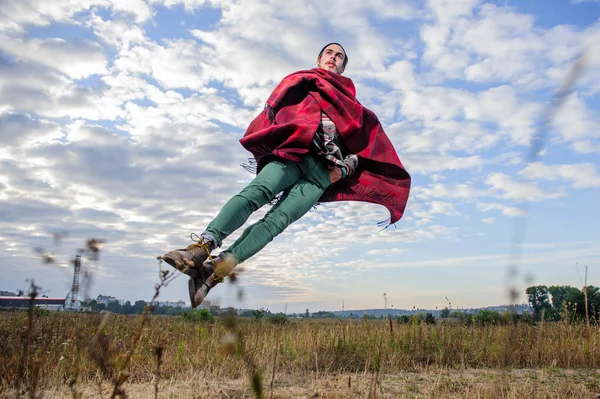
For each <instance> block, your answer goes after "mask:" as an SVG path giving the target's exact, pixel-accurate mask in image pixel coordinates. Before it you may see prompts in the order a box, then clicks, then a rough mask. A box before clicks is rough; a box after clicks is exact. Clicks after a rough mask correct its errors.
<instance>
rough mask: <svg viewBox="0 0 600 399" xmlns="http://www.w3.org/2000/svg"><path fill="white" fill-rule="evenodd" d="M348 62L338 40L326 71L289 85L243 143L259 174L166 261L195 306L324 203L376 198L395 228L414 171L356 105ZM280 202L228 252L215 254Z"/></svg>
mask: <svg viewBox="0 0 600 399" xmlns="http://www.w3.org/2000/svg"><path fill="white" fill-rule="evenodd" d="M347 64H348V55H347V54H346V51H345V50H344V49H343V47H342V46H341V45H340V44H338V43H330V44H328V45H326V46H325V47H323V49H322V50H321V52H320V53H319V55H318V57H317V68H314V69H311V70H304V71H299V72H295V73H293V74H291V75H288V76H287V77H285V78H284V79H283V81H282V82H281V83H280V84H279V85H278V86H277V87H276V88H275V90H274V91H273V93H272V94H271V96H270V97H269V99H268V101H267V103H266V105H265V108H264V110H263V111H262V112H261V113H260V115H258V116H257V117H256V118H255V119H254V120H253V121H252V122H251V123H250V126H249V127H248V129H247V130H246V132H245V134H244V136H243V137H242V139H241V140H240V143H241V144H242V146H243V147H244V148H246V149H247V150H248V151H250V152H251V153H252V155H253V156H254V159H253V161H254V162H255V168H256V172H257V176H256V178H255V179H254V180H253V181H252V182H251V183H250V184H249V185H248V186H246V187H245V188H244V189H243V190H242V191H241V192H240V193H239V194H237V195H235V196H234V197H233V198H231V199H230V200H229V201H228V202H227V203H226V204H225V205H224V206H223V208H222V209H221V211H220V212H219V214H218V215H217V217H216V218H215V219H214V220H213V221H212V222H210V223H209V224H208V226H207V227H206V229H205V230H204V232H203V233H202V234H201V235H200V236H199V237H198V236H196V239H195V241H196V242H194V243H192V244H190V245H189V246H188V247H187V248H185V249H179V250H174V251H170V252H168V253H166V254H165V255H164V256H163V260H165V261H166V262H167V263H168V264H170V265H171V266H173V267H175V268H176V269H178V270H180V271H182V272H184V273H186V274H188V275H189V276H190V282H189V294H190V301H191V305H192V307H194V308H195V307H197V306H198V305H199V304H201V303H202V301H203V300H204V298H205V297H206V295H207V294H208V292H209V291H210V290H211V289H212V288H213V287H215V286H216V285H217V284H219V283H220V282H222V281H223V279H224V277H225V276H227V275H228V274H229V273H230V272H231V271H232V270H233V268H235V267H236V266H237V265H238V264H240V263H242V262H244V261H245V260H246V259H248V258H250V257H251V256H253V255H255V254H256V253H258V252H259V251H260V250H261V249H263V248H264V247H265V246H266V245H267V244H268V243H269V242H270V241H272V240H273V238H274V237H275V236H277V235H278V234H280V233H281V232H283V231H284V230H285V229H286V227H288V226H289V225H290V224H291V223H293V222H295V221H296V220H298V219H299V218H300V217H302V216H303V215H304V214H305V213H307V212H308V211H309V210H310V209H311V208H312V207H313V206H314V205H315V204H316V203H317V202H331V201H367V202H372V203H376V204H380V205H383V206H385V207H386V208H387V209H388V210H389V212H390V220H389V223H390V224H393V223H396V222H397V221H398V220H400V218H401V217H402V215H403V213H404V209H405V207H406V202H407V200H408V195H409V191H410V183H411V179H410V175H409V174H408V172H407V171H406V170H405V169H404V167H403V166H402V163H401V162H400V159H399V158H398V155H397V154H396V151H395V149H394V147H393V145H392V143H391V142H390V140H389V139H388V137H387V135H386V134H385V132H384V131H383V128H382V127H381V124H380V123H379V120H378V119H377V117H376V116H375V114H374V113H373V112H372V111H370V110H368V109H367V108H365V107H363V106H362V105H361V104H360V103H359V102H358V100H357V99H356V89H355V88H354V83H353V82H352V80H350V79H349V78H346V77H344V76H342V74H343V73H344V70H345V69H346V65H347ZM278 194H279V195H278ZM273 201H275V205H273V207H272V208H271V209H270V210H269V211H268V212H267V213H266V214H265V216H264V217H263V218H262V219H261V220H259V221H258V222H256V223H254V224H253V225H251V226H249V227H247V228H246V229H245V230H244V232H243V233H242V235H241V236H240V237H239V238H238V239H237V240H236V241H235V242H234V243H233V244H232V245H231V246H230V247H229V248H227V249H226V250H224V251H222V252H221V253H220V254H219V255H218V256H216V257H213V256H211V255H210V254H211V253H212V251H214V250H215V249H216V248H219V247H221V245H222V243H223V240H224V239H225V238H226V237H228V236H229V235H230V234H231V233H233V232H234V231H235V230H237V229H238V228H240V227H241V226H243V225H244V223H245V222H246V221H247V220H248V218H249V217H250V215H251V214H252V213H253V212H254V211H256V210H257V209H259V208H261V207H262V206H264V205H266V204H268V203H270V202H273ZM193 236H194V235H193Z"/></svg>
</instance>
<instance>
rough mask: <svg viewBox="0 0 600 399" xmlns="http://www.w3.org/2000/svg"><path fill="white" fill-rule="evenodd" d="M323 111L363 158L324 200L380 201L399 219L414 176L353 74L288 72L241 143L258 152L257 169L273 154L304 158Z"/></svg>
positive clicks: (347, 145) (346, 144) (353, 151)
mask: <svg viewBox="0 0 600 399" xmlns="http://www.w3.org/2000/svg"><path fill="white" fill-rule="evenodd" d="M322 112H324V113H326V114H327V115H328V116H329V118H331V120H332V122H333V123H334V125H335V127H336V129H337V133H338V134H339V137H340V139H341V141H342V142H343V144H344V147H345V148H346V149H347V150H348V152H349V153H351V154H355V155H356V156H357V157H358V159H359V160H360V161H359V162H358V167H357V169H356V171H355V173H354V174H353V175H352V176H349V177H347V178H346V179H343V180H340V181H339V182H337V183H335V184H332V185H331V186H330V187H329V188H328V189H327V190H326V191H325V193H324V194H323V196H322V197H321V198H320V199H319V201H320V202H330V201H367V202H372V203H376V204H380V205H383V206H385V207H386V208H387V209H388V210H389V211H390V221H389V223H396V222H397V221H398V220H400V218H401V217H402V215H403V213H404V209H405V207H406V203H407V201H408V195H409V192H410V185H411V178H410V175H409V174H408V172H407V171H406V169H405V168H404V166H403V165H402V163H401V162H400V158H399V157H398V154H397V153H396V150H395V149H394V147H393V145H392V143H391V141H390V140H389V138H388V137H387V135H386V134H385V132H384V130H383V128H382V127H381V124H380V123H379V120H378V119H377V116H376V115H375V114H374V113H373V112H372V111H370V110H368V109H367V108H365V107H363V106H362V105H361V104H360V103H359V101H358V100H357V99H356V89H355V87H354V83H353V82H352V80H351V79H349V78H347V77H345V76H342V75H339V74H334V73H331V72H329V71H326V70H324V69H320V68H314V69H311V70H306V71H299V72H295V73H293V74H291V75H288V76H287V77H285V78H284V79H283V81H282V82H281V83H280V84H279V85H278V86H277V87H276V88H275V90H274V91H273V93H272V94H271V96H270V97H269V99H268V100H267V104H266V106H265V108H264V110H263V112H262V113H261V114H260V115H258V116H257V117H256V118H255V119H254V120H253V121H252V122H251V123H250V125H249V127H248V129H247V130H246V132H245V133H244V136H243V137H242V138H241V140H240V143H241V144H242V146H243V147H244V148H246V149H247V150H248V151H250V152H251V153H252V155H253V156H254V158H255V160H256V162H257V171H260V170H261V169H262V168H263V167H264V165H266V164H267V163H268V162H269V161H270V160H272V159H273V157H279V158H284V159H288V160H291V161H295V162H299V161H300V160H301V159H302V158H303V157H304V156H305V155H306V154H308V153H309V152H310V151H311V148H312V145H313V138H314V136H315V133H316V132H317V131H318V130H319V126H320V124H321V113H322Z"/></svg>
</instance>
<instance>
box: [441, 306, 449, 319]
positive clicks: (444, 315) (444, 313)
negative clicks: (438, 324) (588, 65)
mask: <svg viewBox="0 0 600 399" xmlns="http://www.w3.org/2000/svg"><path fill="white" fill-rule="evenodd" d="M440 317H441V318H442V319H447V318H448V317H450V309H448V307H447V306H446V307H445V308H444V309H442V311H441V312H440Z"/></svg>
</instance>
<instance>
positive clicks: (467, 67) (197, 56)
mask: <svg viewBox="0 0 600 399" xmlns="http://www.w3.org/2000/svg"><path fill="white" fill-rule="evenodd" d="M599 17H600V2H598V1H575V0H573V1H569V0H554V1H552V2H547V1H542V0H535V1H528V2H521V1H484V0H461V1H454V0H430V1H426V2H421V1H411V0H376V1H370V2H368V3H367V2H362V1H353V0H352V1H351V0H335V1H330V2H327V3H326V4H325V3H322V2H317V1H300V0H291V1H287V2H286V6H285V7H281V6H280V4H279V3H278V2H276V1H274V0H264V1H235V2H232V1H225V0H207V1H204V0H164V1H159V0H128V1H123V0H121V1H116V0H97V1H95V0H83V1H78V2H73V1H71V0H57V1H55V2H52V3H51V4H50V3H47V2H42V1H40V0H27V1H20V2H12V4H9V5H6V6H5V7H3V9H2V11H0V70H1V71H0V141H1V143H2V146H1V147H0V215H1V216H0V225H1V226H0V227H1V228H0V255H1V256H0V269H2V271H4V273H3V276H4V278H3V282H2V286H1V287H0V289H3V290H13V291H15V290H18V289H25V288H26V287H27V282H26V280H27V279H30V278H35V281H36V283H38V284H39V285H41V286H42V287H43V289H44V292H45V293H46V294H48V295H52V296H63V295H64V294H65V293H66V292H68V290H69V284H70V280H71V271H70V268H69V266H68V260H69V257H71V256H72V255H73V254H74V253H75V251H76V250H77V248H79V247H80V246H81V245H82V243H83V242H84V241H85V239H87V238H90V237H97V238H102V239H105V240H106V244H105V246H104V247H103V250H102V256H101V259H100V261H99V262H98V263H96V264H94V263H91V262H84V266H85V267H87V268H89V270H92V271H93V274H92V275H93V279H92V281H91V284H90V285H89V288H88V289H86V290H85V291H86V292H85V293H84V294H87V295H90V296H96V295H98V294H105V295H113V296H116V297H119V298H123V299H128V300H136V299H147V298H150V297H151V295H152V290H153V286H154V283H155V282H156V280H157V274H156V271H157V268H158V265H157V261H156V260H155V258H156V256H157V255H162V254H163V253H164V252H166V251H168V250H170V249H173V248H179V247H184V246H185V245H187V244H188V238H187V237H188V236H189V233H191V232H196V233H200V232H201V231H202V230H203V228H204V227H205V226H206V225H207V224H208V222H210V220H211V219H212V218H213V217H214V216H215V215H216V213H217V212H218V211H219V209H220V207H221V206H222V205H223V204H224V203H225V202H226V201H227V200H228V199H229V198H230V197H231V196H232V195H234V194H236V193H237V192H238V191H239V190H241V189H242V188H243V187H244V185H245V184H247V183H248V182H249V181H250V180H251V179H252V175H251V174H249V173H248V172H246V171H245V170H244V169H243V168H241V167H240V166H239V165H240V164H241V163H243V162H245V161H246V160H247V158H248V156H249V154H248V153H247V152H245V150H243V148H242V147H241V146H240V145H239V142H238V140H239V138H240V137H241V135H242V134H243V132H244V130H245V129H246V127H247V125H248V123H249V122H250V121H251V120H252V118H254V116H256V115H257V114H258V112H260V110H261V108H262V106H263V104H264V101H265V100H266V99H267V97H268V95H269V94H270V92H271V90H272V89H273V88H274V87H275V86H276V85H277V84H278V83H279V82H280V81H281V79H282V78H283V77H284V76H286V75H287V74H289V73H292V72H294V71H297V70H301V69H309V68H312V67H314V66H315V59H316V55H317V53H318V51H319V50H320V49H321V47H322V46H323V45H324V44H326V43H328V42H331V41H339V42H340V43H342V44H343V45H344V47H345V48H346V50H347V52H348V55H349V59H350V63H349V65H348V68H347V70H346V72H345V75H346V76H348V77H350V78H351V79H352V80H353V81H354V83H355V85H356V87H357V97H358V99H359V100H360V101H361V103H363V104H364V105H365V106H367V107H368V108H370V109H372V110H373V111H374V112H375V113H376V114H377V115H378V117H379V119H380V120H381V122H382V124H383V126H384V129H385V131H386V132H387V134H388V136H389V137H390V139H391V140H392V142H393V143H394V146H395V147H396V149H397V151H398V154H399V156H400V158H401V160H402V161H403V163H404V165H405V166H406V168H407V169H408V171H409V172H410V173H411V175H412V178H413V188H412V192H411V197H410V199H409V203H408V207H407V212H406V213H405V216H404V217H403V219H402V220H400V222H398V223H397V224H396V226H395V227H391V228H389V229H387V230H384V231H380V229H379V228H378V227H377V225H376V223H377V221H380V220H383V219H385V218H386V217H387V213H386V210H385V209H384V208H382V207H380V206H377V205H373V204H365V203H356V202H354V203H334V204H326V205H324V206H320V207H318V208H317V209H316V210H314V211H312V212H310V213H309V214H307V215H306V216H305V217H303V218H302V219H301V220H299V221H298V222H296V223H295V224H294V225H292V226H291V227H290V228H289V229H288V230H287V231H286V232H285V233H284V234H282V235H281V236H279V237H277V238H276V239H275V240H274V241H273V242H272V243H271V244H269V245H268V246H267V247H266V248H265V249H264V250H263V251H262V252H261V253H259V254H258V255H256V256H255V257H253V258H251V259H249V260H248V261H246V262H245V263H244V264H242V265H241V267H242V268H243V272H242V274H241V278H240V286H232V285H230V284H226V285H223V286H220V287H219V288H217V289H215V290H214V291H213V292H211V295H210V297H209V299H210V300H211V301H212V302H213V303H216V304H220V305H222V306H229V305H231V306H234V307H238V308H245V307H248V308H260V307H265V308H269V309H271V310H274V311H282V310H284V309H285V308H286V307H287V310H288V311H290V312H303V311H304V310H305V309H306V308H310V309H311V310H318V309H321V310H326V309H328V310H336V309H339V308H340V307H341V303H342V301H344V304H345V308H346V309H359V308H367V307H369V308H373V307H383V305H384V301H383V293H386V294H387V298H388V306H391V305H393V306H394V308H413V307H417V308H435V307H440V308H441V307H443V306H445V305H447V302H446V299H445V298H446V297H447V298H449V299H450V300H451V302H452V304H453V306H455V307H465V308H467V307H479V306H488V305H495V304H503V303H508V301H509V298H508V291H509V289H510V288H511V287H515V288H516V289H517V291H518V292H519V293H520V296H519V297H518V298H517V302H523V301H525V297H524V295H523V292H524V289H525V288H526V287H527V286H529V285H532V284H546V285H554V284H560V285H563V284H564V285H572V286H578V287H580V286H581V285H582V284H583V275H584V270H585V266H588V273H589V275H588V281H589V283H590V284H594V285H600V280H599V279H598V273H599V272H600V269H599V267H598V266H599V265H598V259H599V255H600V229H599V228H598V227H597V219H598V218H597V217H596V213H597V211H596V204H597V203H598V201H599V199H600V198H599V197H600V196H599V194H600V174H599V171H598V169H599V167H600V165H599V161H598V159H599V157H598V154H599V153H600V129H599V128H600V117H599V113H598V110H599V109H600V102H599V93H600V77H599V75H598V74H597V73H594V71H597V70H598V67H599V66H600V47H599V45H598V43H600V22H599ZM582 53H584V54H585V61H586V63H585V69H584V72H583V73H582V74H581V76H580V78H579V79H578V81H577V84H576V86H575V87H574V90H573V92H572V93H571V95H570V96H569V97H568V98H567V99H566V101H565V103H564V105H563V106H562V107H561V109H560V110H559V112H558V113H557V114H556V115H555V116H554V118H553V119H552V122H551V124H550V126H549V127H548V129H547V134H548V136H547V140H546V141H545V146H544V151H543V153H542V157H541V159H540V160H539V161H538V162H535V163H531V164H528V163H527V154H528V149H529V142H530V139H531V137H532V135H533V134H534V133H535V132H536V131H537V129H538V128H539V126H540V118H541V115H542V112H543V111H544V109H546V108H547V107H548V105H549V102H550V99H551V96H552V94H553V93H555V92H556V90H557V89H558V87H559V86H560V85H561V84H562V82H564V80H565V79H566V76H567V73H568V71H569V70H570V68H571V67H572V65H573V62H574V61H575V59H576V58H577V57H578V56H579V55H580V54H582ZM266 210H267V209H263V210H260V211H258V212H257V213H256V214H255V215H253V216H252V217H251V219H250V221H249V223H252V222H254V221H256V220H258V219H259V218H260V217H261V216H262V215H263V214H264V212H266ZM515 223H517V224H525V225H526V230H525V231H524V232H525V236H524V239H522V240H519V243H520V245H521V250H522V256H521V258H520V261H519V263H518V264H517V273H516V275H515V276H514V277H511V278H509V277H508V275H509V273H508V270H509V268H508V265H509V263H510V258H509V254H510V251H511V243H512V241H511V237H512V235H513V233H514V231H515V230H514V225H515ZM62 231H66V232H68V236H67V237H66V238H64V239H63V240H62V241H61V242H60V243H59V244H55V243H54V242H53V240H52V234H53V233H56V232H62ZM520 231H522V230H520ZM239 234H241V230H240V231H238V232H236V233H235V234H234V235H233V236H232V237H230V238H228V240H227V241H226V242H225V246H227V245H228V244H230V243H231V242H233V240H235V238H236V237H237V236H238V235H239ZM35 247H43V248H44V249H45V250H47V251H49V252H52V253H53V254H54V255H55V256H56V259H57V262H56V264H52V265H42V263H41V262H40V260H39V257H38V256H37V255H36V253H35V252H34V251H33V248H35ZM186 285H187V282H186V279H185V278H184V277H183V276H181V277H179V278H177V279H176V280H175V281H173V282H172V283H171V284H170V285H169V286H168V287H167V288H166V289H164V290H163V291H162V295H161V299H163V300H179V299H182V300H187V293H186ZM240 289H241V290H242V291H243V293H244V296H243V298H242V299H241V300H240V299H239V297H238V291H239V290H240Z"/></svg>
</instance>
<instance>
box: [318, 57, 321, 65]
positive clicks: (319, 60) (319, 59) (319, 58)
mask: <svg viewBox="0 0 600 399" xmlns="http://www.w3.org/2000/svg"><path fill="white" fill-rule="evenodd" d="M319 62H321V56H318V57H317V66H319Z"/></svg>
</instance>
